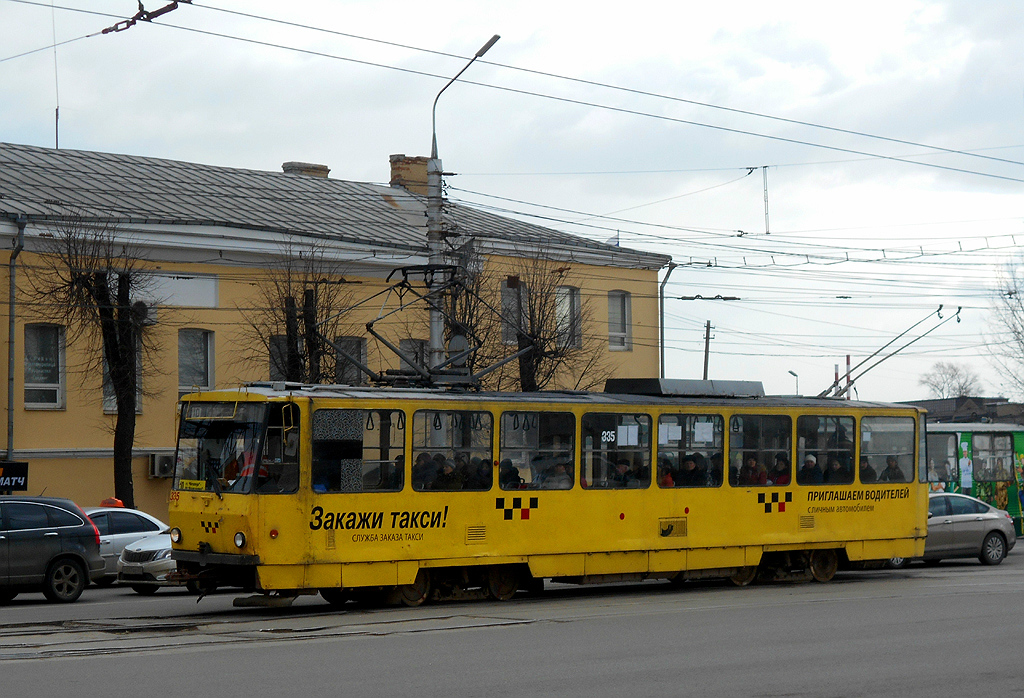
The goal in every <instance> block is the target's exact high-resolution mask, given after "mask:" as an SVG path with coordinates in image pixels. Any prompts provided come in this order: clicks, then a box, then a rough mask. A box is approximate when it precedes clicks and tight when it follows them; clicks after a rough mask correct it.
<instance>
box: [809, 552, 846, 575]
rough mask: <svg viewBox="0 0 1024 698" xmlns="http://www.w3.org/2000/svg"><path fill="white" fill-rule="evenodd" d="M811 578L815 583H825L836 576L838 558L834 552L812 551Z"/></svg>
mask: <svg viewBox="0 0 1024 698" xmlns="http://www.w3.org/2000/svg"><path fill="white" fill-rule="evenodd" d="M810 569H811V576H812V577H814V580H815V581H816V582H827V581H829V580H830V579H832V577H834V576H836V570H837V569H839V556H838V555H836V551H835V550H812V551H811V561H810Z"/></svg>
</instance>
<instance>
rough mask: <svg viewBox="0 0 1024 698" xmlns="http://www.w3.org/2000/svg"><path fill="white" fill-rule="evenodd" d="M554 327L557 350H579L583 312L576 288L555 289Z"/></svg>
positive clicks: (581, 344) (581, 343) (560, 287)
mask: <svg viewBox="0 0 1024 698" xmlns="http://www.w3.org/2000/svg"><path fill="white" fill-rule="evenodd" d="M555 326H556V332H557V335H558V346H559V348H561V349H566V348H571V349H579V348H580V347H582V346H583V311H582V309H581V308H580V290H579V289H578V288H577V287H575V286H559V287H557V288H556V289H555Z"/></svg>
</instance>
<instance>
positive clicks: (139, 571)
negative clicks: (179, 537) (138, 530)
mask: <svg viewBox="0 0 1024 698" xmlns="http://www.w3.org/2000/svg"><path fill="white" fill-rule="evenodd" d="M177 568H178V563H177V562H175V561H174V560H173V559H171V534H170V533H168V532H167V530H166V529H165V530H164V532H163V533H158V534H157V535H155V536H148V537H146V538H143V539H141V540H137V541H135V542H134V543H130V544H128V545H127V546H125V549H124V550H122V551H121V557H120V558H118V560H117V581H118V582H120V583H121V584H127V585H128V586H130V587H131V588H132V590H133V591H135V592H136V593H139V594H145V595H149V594H155V593H156V592H157V589H159V588H160V587H164V586H181V585H182V583H181V582H177V581H173V580H171V581H168V579H167V575H168V574H170V573H171V572H173V571H174V570H176V569H177Z"/></svg>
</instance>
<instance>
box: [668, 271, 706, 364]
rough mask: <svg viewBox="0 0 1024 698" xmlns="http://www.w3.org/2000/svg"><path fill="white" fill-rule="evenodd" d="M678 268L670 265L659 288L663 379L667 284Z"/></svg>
mask: <svg viewBox="0 0 1024 698" xmlns="http://www.w3.org/2000/svg"><path fill="white" fill-rule="evenodd" d="M677 266H679V265H678V264H676V263H675V262H669V263H668V271H667V272H665V278H664V279H662V281H661V286H660V287H659V288H658V340H659V341H658V346H659V347H660V348H661V377H662V378H664V377H665V284H667V283H668V277H670V276H672V270H673V269H675V268H676V267H677ZM705 373H707V371H705Z"/></svg>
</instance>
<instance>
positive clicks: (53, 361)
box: [25, 325, 64, 409]
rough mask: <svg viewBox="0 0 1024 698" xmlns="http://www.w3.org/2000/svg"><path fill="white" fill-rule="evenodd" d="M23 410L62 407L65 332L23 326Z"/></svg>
mask: <svg viewBox="0 0 1024 698" xmlns="http://www.w3.org/2000/svg"><path fill="white" fill-rule="evenodd" d="M25 407H26V408H30V409H60V408H63V407H64V328H63V327H61V326H60V325H25Z"/></svg>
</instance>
